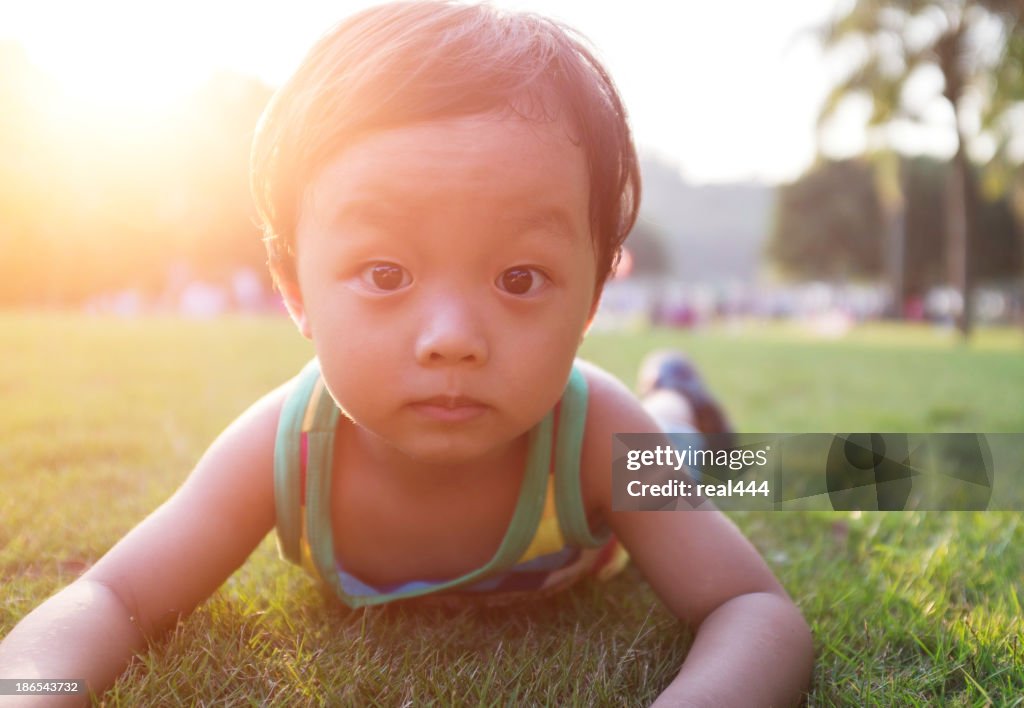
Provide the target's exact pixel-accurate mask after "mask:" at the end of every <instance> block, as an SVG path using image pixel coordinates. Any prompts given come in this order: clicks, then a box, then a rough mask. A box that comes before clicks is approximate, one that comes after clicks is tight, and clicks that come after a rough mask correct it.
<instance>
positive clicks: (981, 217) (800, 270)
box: [768, 157, 1024, 302]
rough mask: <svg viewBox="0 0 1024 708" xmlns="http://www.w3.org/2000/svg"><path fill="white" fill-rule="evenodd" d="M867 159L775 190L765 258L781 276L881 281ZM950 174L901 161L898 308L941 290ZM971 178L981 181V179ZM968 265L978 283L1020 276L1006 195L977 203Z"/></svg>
mask: <svg viewBox="0 0 1024 708" xmlns="http://www.w3.org/2000/svg"><path fill="white" fill-rule="evenodd" d="M879 169H888V166H882V167H880V166H878V165H877V164H875V163H873V162H871V161H869V160H867V159H849V160H841V161H837V162H822V163H820V164H818V165H817V166H816V167H815V168H814V169H812V170H811V171H810V172H808V173H807V174H806V175H804V176H803V177H801V178H800V179H799V180H797V181H796V182H794V183H792V184H790V185H786V186H783V187H780V188H779V193H778V199H777V201H776V209H775V215H774V223H773V227H772V232H771V236H770V239H769V241H768V255H769V256H770V257H771V258H772V259H773V260H774V261H775V263H776V264H777V265H778V266H779V267H780V269H781V270H782V271H783V272H784V273H785V274H786V275H788V276H791V277H793V278H797V279H814V280H831V281H845V280H872V281H873V280H879V279H882V278H884V277H886V275H891V274H888V273H887V269H888V267H889V264H887V263H886V259H885V251H886V247H887V244H886V234H885V230H884V228H883V214H882V211H883V210H882V206H881V204H880V200H879V196H878V190H877V177H876V175H875V172H876V171H877V170H879ZM951 169H952V167H951V165H950V164H949V163H948V162H944V161H941V160H937V159H934V158H926V157H919V158H902V159H901V160H900V162H899V163H898V164H897V165H896V170H897V171H898V173H899V174H900V175H902V178H901V183H902V193H901V195H900V200H901V203H902V214H901V216H900V219H901V230H902V236H901V238H902V240H903V244H902V248H903V250H904V255H905V257H904V258H903V259H902V264H901V265H902V269H901V272H900V273H898V274H896V276H897V279H898V282H900V283H901V292H900V293H899V295H900V297H899V301H900V302H905V301H907V300H909V299H911V298H920V297H922V296H923V295H924V294H925V292H926V291H927V290H928V289H930V288H934V287H940V286H942V285H944V284H945V283H946V272H945V258H944V253H945V244H946V239H947V233H948V232H947V230H946V228H945V214H946V213H947V209H946V206H945V204H946V202H947V200H948V199H949V193H948V191H947V189H946V185H947V184H948V182H949V172H950V170H951ZM975 172H976V174H975V175H973V176H972V180H974V181H975V182H977V181H980V179H981V177H980V173H979V171H978V168H975ZM976 218H977V230H976V235H975V238H974V239H973V240H972V241H971V244H970V246H971V253H970V262H971V263H972V264H973V270H974V275H975V279H976V280H977V281H978V282H979V283H991V284H998V283H1004V282H1007V281H1011V280H1012V279H1013V278H1014V277H1016V276H1017V275H1018V274H1019V273H1020V271H1021V270H1022V268H1024V258H1022V254H1021V251H1022V238H1021V234H1020V228H1019V226H1018V222H1017V220H1016V219H1015V218H1014V215H1013V211H1012V209H1011V205H1010V195H1009V194H1008V193H1007V194H1003V195H1000V196H997V197H995V198H994V199H987V198H985V199H982V200H981V201H980V202H979V209H978V213H977V216H976Z"/></svg>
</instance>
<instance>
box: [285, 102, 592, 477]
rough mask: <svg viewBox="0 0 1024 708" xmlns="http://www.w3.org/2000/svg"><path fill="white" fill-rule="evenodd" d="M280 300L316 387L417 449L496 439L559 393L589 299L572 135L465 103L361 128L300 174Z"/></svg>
mask: <svg viewBox="0 0 1024 708" xmlns="http://www.w3.org/2000/svg"><path fill="white" fill-rule="evenodd" d="M296 248H297V273H298V283H299V289H298V290H299V292H298V293H296V297H295V301H294V302H293V303H292V309H293V314H295V315H296V320H297V321H298V323H299V325H300V327H301V328H302V330H303V332H304V334H306V335H307V336H309V337H311V338H312V340H313V342H314V345H315V348H316V352H317V355H318V357H319V359H320V363H321V368H322V371H323V375H324V379H325V381H326V383H327V387H328V389H329V390H330V392H331V394H332V395H333V396H334V398H335V400H336V401H337V402H338V403H339V405H340V406H341V407H342V409H343V410H344V411H345V412H346V413H347V414H348V415H349V416H350V417H351V418H352V419H353V420H354V421H355V422H356V423H358V424H359V425H361V426H362V427H363V428H364V429H365V430H367V431H369V432H371V433H372V434H374V436H376V437H375V439H378V440H380V441H383V442H385V443H387V444H388V445H389V446H390V447H391V448H394V449H397V450H399V451H401V452H402V453H403V454H405V455H407V456H409V457H411V458H414V459H418V460H422V461H423V462H435V463H438V462H455V461H469V460H472V459H475V458H479V457H484V456H487V455H488V454H493V453H496V452H499V451H500V450H501V449H503V446H505V445H507V444H508V443H510V442H512V441H513V440H515V439H516V438H517V437H518V436H520V435H522V434H523V433H524V432H526V431H527V430H529V429H530V427H532V426H533V425H534V424H535V423H537V422H538V421H539V420H540V419H541V418H542V417H543V416H544V414H545V413H546V412H547V411H548V410H549V409H550V408H551V407H552V406H553V405H554V404H555V402H556V401H557V400H558V398H559V396H560V395H561V392H562V389H563V386H564V385H565V382H566V379H567V377H568V373H569V369H570V367H571V366H572V361H573V357H574V356H575V353H576V348H577V346H578V345H579V342H580V338H581V336H582V334H583V332H584V330H585V328H586V324H587V322H588V319H589V317H590V315H591V313H592V308H593V306H594V305H595V301H594V298H595V283H596V264H595V255H594V250H593V246H592V241H591V229H590V218H589V180H588V175H587V166H586V160H585V156H584V153H583V150H582V148H580V147H578V146H576V145H573V143H572V142H571V140H570V139H569V137H568V135H567V131H566V128H565V126H564V125H563V124H562V123H559V122H556V123H550V124H537V123H532V122H527V121H525V120H523V119H520V118H518V117H506V118H502V117H496V116H490V115H486V116H475V117H467V118H459V119H451V120H444V121H438V122H433V123H425V124H420V125H413V126H407V127H402V128H397V129H393V130H387V131H382V132H378V133H373V134H370V135H368V136H366V137H364V138H362V139H361V140H358V141H356V142H355V143H354V144H353V145H351V146H350V147H348V148H346V149H345V150H344V151H343V152H342V153H341V154H340V155H339V156H337V157H336V158H335V159H334V160H333V161H331V162H329V163H328V164H327V166H326V168H325V169H324V170H323V171H322V172H321V173H320V174H319V175H318V176H317V178H316V179H315V180H314V181H313V182H312V183H311V184H310V186H309V189H308V191H307V194H306V198H305V200H304V202H303V208H302V211H301V214H300V218H299V223H298V228H297V237H296Z"/></svg>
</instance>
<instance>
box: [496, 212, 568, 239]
mask: <svg viewBox="0 0 1024 708" xmlns="http://www.w3.org/2000/svg"><path fill="white" fill-rule="evenodd" d="M504 221H505V222H506V223H508V224H509V226H510V227H511V228H512V229H514V230H516V231H520V230H522V231H534V230H536V231H544V232H547V233H552V234H556V235H559V236H564V237H566V238H570V237H571V236H572V234H573V232H574V231H575V229H576V226H575V225H574V224H573V220H572V217H570V216H569V213H568V212H567V211H566V210H565V209H564V208H562V207H560V206H556V205H552V206H548V207H541V208H535V209H528V210H526V211H524V212H517V213H512V214H510V215H509V216H508V217H506V218H505V219H504Z"/></svg>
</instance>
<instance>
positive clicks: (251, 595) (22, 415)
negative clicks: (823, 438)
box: [0, 314, 1024, 706]
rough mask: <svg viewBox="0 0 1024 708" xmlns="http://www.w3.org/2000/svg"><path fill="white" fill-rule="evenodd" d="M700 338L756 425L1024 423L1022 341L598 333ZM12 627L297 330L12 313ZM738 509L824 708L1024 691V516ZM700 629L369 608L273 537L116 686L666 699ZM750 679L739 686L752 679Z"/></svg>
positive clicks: (600, 616)
mask: <svg viewBox="0 0 1024 708" xmlns="http://www.w3.org/2000/svg"><path fill="white" fill-rule="evenodd" d="M658 346H676V347H681V348H684V349H685V350H687V351H688V352H689V353H690V354H691V355H692V356H693V358H694V359H695V360H696V361H697V362H698V363H699V364H700V366H701V367H702V369H703V370H704V371H705V372H706V376H707V378H708V379H709V380H710V381H711V382H712V384H713V386H714V388H715V390H716V391H717V392H718V393H719V394H720V396H721V398H722V399H723V400H724V401H725V402H726V404H727V405H728V408H729V410H730V412H731V413H732V416H733V418H734V421H735V422H736V423H737V425H738V426H739V427H740V428H742V429H744V430H749V431H759V432H783V431H801V432H802V431H815V430H816V431H830V432H838V431H846V430H868V429H872V430H884V431H901V430H902V431H935V430H972V431H988V432H996V431H1002V432H1014V431H1024V406H1022V405H1021V403H1020V399H1021V393H1022V392H1024V337H1022V335H1021V333H1020V331H1012V330H1003V331H991V332H983V333H982V334H981V336H979V337H978V339H977V340H976V341H975V342H974V343H972V345H971V346H963V345H960V344H958V343H957V342H955V341H953V340H950V339H949V338H947V337H945V336H942V335H940V334H936V333H934V332H932V331H930V330H928V329H924V328H910V327H883V326H873V327H871V328H866V329H863V330H856V331H855V332H854V333H853V334H852V335H851V336H850V337H848V338H846V339H844V340H840V341H828V342H823V341H817V340H813V339H811V338H808V337H806V336H805V335H804V334H802V333H801V332H800V331H799V330H796V329H792V328H788V327H784V326H766V327H758V328H755V329H752V330H746V331H741V332H734V331H729V330H710V331H707V332H702V333H682V334H680V333H675V332H669V331H653V332H642V333H635V334H628V335H626V334H622V335H612V334H601V335H596V334H595V335H592V336H591V337H590V338H589V339H588V341H587V342H586V344H585V346H584V350H583V353H584V355H585V356H587V357H588V358H590V359H592V360H594V361H596V362H597V363H599V364H601V365H603V366H605V367H607V368H609V369H610V370H611V371H613V372H614V373H616V374H617V375H619V376H620V377H622V378H623V379H625V380H626V381H628V382H631V381H632V377H633V375H634V372H635V370H636V365H637V362H638V361H639V360H640V358H641V357H642V356H643V354H644V353H646V352H647V351H648V350H650V349H651V348H654V347H658ZM0 352H2V353H3V366H2V367H0V400H2V401H3V403H4V405H3V406H0V483H2V489H3V494H2V495H0V634H3V633H6V632H7V631H8V630H9V629H10V628H11V627H12V626H13V625H14V623H16V622H17V621H18V620H19V619H20V618H21V617H22V616H23V615H24V614H26V613H27V612H28V611H29V610H30V609H31V608H32V607H34V606H35V605H37V604H38V603H39V602H41V601H42V600H43V599H45V598H46V597H47V596H48V595H49V594H50V593H52V592H54V591H55V590H56V589H58V588H59V587H61V586H63V585H64V584H66V583H67V582H69V581H70V580H72V579H73V578H74V577H75V576H76V575H77V574H78V573H79V572H81V570H82V569H83V568H84V567H86V566H87V565H88V564H89V563H91V562H93V561H94V560H95V559H96V558H98V557H99V556H100V555H101V554H102V553H103V552H104V551H105V550H106V549H107V548H108V547H109V546H110V545H111V544H112V543H113V542H114V541H116V540H117V539H118V538H119V537H120V536H121V535H123V534H124V533H125V532H126V531H127V530H128V529H129V528H130V527H131V526H132V525H134V524H135V523H136V522H137V521H138V520H139V519H141V518H142V517H143V516H144V515H145V514H146V513H148V512H149V511H150V510H152V509H153V508H154V507H155V506H156V505H157V504H159V503H160V501H162V500H163V499H164V498H165V497H166V496H167V495H168V494H170V492H171V491H172V490H173V489H174V488H175V487H176V486H177V485H178V484H179V483H180V482H181V481H182V480H183V479H184V477H185V475H186V474H187V473H188V470H189V469H190V467H191V465H192V464H194V462H195V460H196V459H197V457H198V456H199V455H200V454H201V453H202V451H203V449H204V448H205V446H206V445H207V444H208V443H209V442H210V441H211V440H212V438H213V437H214V436H215V435H216V434H217V433H218V432H219V431H220V429H221V428H223V426H224V425H225V424H226V423H227V422H228V421H230V420H231V419H232V418H233V417H234V416H235V415H237V413H239V412H240V411H241V410H243V409H244V408H245V407H246V406H247V405H248V404H249V403H251V401H252V400H253V399H254V398H255V397H256V396H257V395H258V394H259V393H261V392H263V391H265V390H267V389H268V388H270V387H271V386H274V385H276V384H277V383H279V382H280V381H282V380H283V379H285V378H286V377H288V376H290V375H291V374H293V373H294V372H295V371H296V370H297V368H298V366H299V365H300V364H301V363H302V362H304V361H305V360H306V359H307V358H308V357H309V356H310V354H311V349H310V347H309V345H308V343H306V342H305V341H303V340H302V339H301V338H299V337H298V336H297V335H295V334H294V333H293V332H292V331H291V328H290V325H288V324H287V323H286V322H284V321H283V320H280V319H266V320H261V319H231V320H226V321H219V322H211V323H183V322H179V321H173V320H146V321H139V322H121V321H111V320H104V319H89V318H84V317H72V316H56V315H54V316H39V315H35V316H28V315H14V314H4V315H0ZM732 518H733V519H734V520H735V521H736V522H737V524H738V525H739V526H740V527H741V528H742V529H743V531H744V532H745V533H746V534H747V535H748V537H750V538H751V539H752V540H753V541H754V543H755V544H756V545H757V546H758V548H759V549H760V550H761V552H762V553H763V555H764V556H765V558H766V559H767V561H768V563H769V564H770V565H771V567H772V569H773V570H774V571H775V573H776V574H777V575H778V577H779V578H780V580H781V581H782V582H783V584H784V585H785V586H786V588H787V589H788V590H789V591H790V593H791V594H792V595H793V597H794V599H795V600H796V602H797V603H798V605H799V606H800V608H801V609H802V610H803V612H804V614H805V616H806V617H807V618H808V621H809V622H810V623H811V625H812V627H813V630H814V634H815V641H816V648H817V654H818V659H817V664H816V667H815V674H814V683H813V690H812V693H811V696H810V703H811V704H812V705H857V706H860V705H885V706H888V705H935V704H949V705H972V706H973V705H986V704H995V705H1018V704H1021V703H1024V699H1022V698H1021V696H1024V646H1022V644H1024V640H1022V639H1021V637H1022V635H1024V621H1022V616H1024V613H1022V611H1021V603H1022V598H1024V587H1022V575H1021V573H1022V568H1024V524H1021V523H1020V520H1019V516H1018V515H1017V514H1012V513H996V512H987V513H906V514H897V513H889V514H884V513H865V514H856V513H842V514H841V513H825V512H804V513H783V512H777V513H755V512H737V513H734V514H732ZM688 642H689V639H688V637H687V633H686V631H685V628H684V627H682V626H681V625H680V624H679V623H678V622H677V621H676V620H674V619H673V618H672V617H671V616H670V615H669V614H668V613H667V611H665V610H664V609H663V608H661V607H660V605H659V604H658V602H657V600H656V599H655V597H654V596H653V594H652V592H651V591H650V589H649V588H648V587H647V586H646V585H645V584H644V582H643V581H642V579H640V578H639V577H638V576H637V574H636V573H635V571H632V570H631V571H628V572H627V573H626V574H624V575H622V576H620V577H618V578H616V579H614V580H613V581H611V582H609V583H607V584H603V585H596V584H585V585H583V586H580V587H578V588H575V589H573V590H571V591H569V592H566V593H563V594H562V595H560V596H558V597H555V598H552V599H550V600H548V601H544V602H540V603H537V604H535V605H531V606H528V607H516V608H512V609H486V610H484V609H474V608H466V609H464V610H462V611H458V612H452V611H442V610H438V609H422V608H421V609H415V608H410V607H393V608H378V609H371V610H367V611H356V612H352V611H347V610H344V609H340V608H338V607H336V606H335V605H332V604H330V603H325V602H324V601H323V599H322V598H321V596H320V594H319V592H318V590H317V589H316V588H315V587H314V586H313V585H312V584H311V582H310V581H309V580H308V579H307V578H306V577H305V576H304V575H303V574H302V573H301V571H299V570H297V569H295V568H293V567H291V566H289V565H287V564H285V563H283V562H282V561H280V560H278V559H277V556H276V552H275V549H274V545H273V542H272V539H271V538H268V539H267V540H265V541H264V542H263V543H262V544H261V546H260V547H259V548H258V549H257V550H256V552H255V553H254V554H253V556H252V557H251V558H250V560H249V561H248V562H247V563H246V564H245V565H244V566H243V567H242V569H241V570H239V571H238V572H237V573H235V575H234V576H232V577H231V579H229V580H228V582H227V583H225V585H224V586H223V587H222V588H221V589H220V590H219V591H218V592H217V593H216V594H215V595H214V596H213V597H212V598H211V599H210V600H209V601H208V602H207V603H205V604H204V605H203V606H202V607H201V608H200V609H199V610H198V611H197V612H196V613H195V614H193V615H192V616H191V617H190V618H189V619H188V620H187V621H185V622H183V623H182V624H181V625H179V627H178V629H177V630H176V631H175V633H174V634H173V635H172V636H170V637H169V638H168V639H167V640H165V641H163V642H161V643H159V644H157V645H155V646H154V647H153V648H152V649H151V650H150V651H149V652H148V653H147V654H146V655H144V656H143V657H141V659H140V660H139V661H137V662H136V663H134V664H133V665H132V667H131V668H130V669H129V671H128V672H127V673H126V674H125V675H124V676H123V677H122V678H121V680H119V682H118V683H117V684H116V685H115V687H114V688H113V689H112V690H111V691H110V692H109V693H107V694H106V696H105V697H104V701H106V702H108V703H110V704H116V705H120V704H124V705H173V704H179V703H187V704H197V703H199V704H212V703H216V704H231V705H234V704H254V705H255V704H260V705H262V704H266V703H272V704H282V705H307V704H317V703H329V704H336V703H350V704H354V705H373V704H380V705H398V704H416V705H419V704H425V703H431V702H436V703H441V704H448V703H470V704H475V703H486V704H491V703H495V702H501V703H508V704H530V703H541V704H558V705H561V704H565V703H577V704H581V705H592V704H615V705H619V704H624V703H625V704H643V703H648V702H650V700H651V699H653V697H654V696H656V695H657V693H658V692H659V690H660V689H661V688H663V687H664V686H665V685H666V684H667V683H668V682H669V681H670V680H671V678H672V677H673V675H674V673H675V671H676V670H677V668H678V666H679V664H680V662H681V661H682V659H683V657H684V656H685V653H686V649H687V646H688ZM737 678H738V680H741V679H742V677H737Z"/></svg>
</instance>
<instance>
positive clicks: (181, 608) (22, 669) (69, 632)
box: [0, 387, 287, 705]
mask: <svg viewBox="0 0 1024 708" xmlns="http://www.w3.org/2000/svg"><path fill="white" fill-rule="evenodd" d="M286 393H287V391H286V387H281V388H279V389H277V390H276V391H274V392H272V393H270V394H268V395H267V396H265V397H264V398H263V399H261V400H260V401H258V402H257V403H256V404H254V405H253V406H252V407H251V408H250V409H249V410H248V411H247V412H246V413H244V414H243V415H242V416H241V417H239V418H238V419H237V420H236V421H235V422H234V423H232V424H231V425H230V426H229V427H228V428H227V429H226V430H225V431H224V432H223V433H222V434H221V435H220V437H219V438H218V439H217V441H216V442H214V444H213V445H212V446H211V447H210V449H209V450H208V451H207V452H206V454H205V455H203V457H202V459H201V460H200V461H199V463H198V464H197V465H196V468H195V470H194V471H193V472H192V474H191V475H190V476H189V478H188V479H187V480H186V481H185V483H184V484H183V485H182V486H181V487H180V488H179V489H178V490H177V491H176V492H175V494H174V495H173V496H172V497H171V498H170V499H168V500H167V501H166V502H165V503H164V504H163V505H162V506H160V508H158V509H157V510H156V511H154V512H153V513H152V514H150V515H149V516H148V517H147V518H146V519H145V520H144V521H142V523H140V524H139V525H138V526H136V527H135V528H134V529H132V530H131V531H130V532H129V533H128V534H127V535H126V536H125V537H124V538H122V539H121V540H120V541H119V542H118V543H117V544H116V545H115V546H114V547H113V548H112V549H111V550H110V551H108V552H107V554H106V555H104V556H103V557H102V558H101V559H100V560H99V561H98V562H97V563H96V564H95V565H94V566H93V567H92V568H90V569H89V570H88V571H86V572H85V573H84V574H83V575H82V576H81V577H80V578H79V579H77V580H75V581H74V582H73V583H71V584H70V585H68V586H67V587H66V588H64V589H63V590H61V591H60V592H58V593H57V594H55V595H54V596H53V597H51V598H50V599H48V600H47V601H46V602H44V603H43V604H41V605H40V606H39V607H37V608H36V609H35V610H33V611H32V612H31V613H29V614H28V615H27V616H26V617H25V618H24V619H22V621H21V622H20V623H19V624H18V625H17V626H15V628H14V629H13V630H11V632H10V633H9V634H8V635H7V637H6V638H4V640H3V641H2V642H0V677H4V678H19V679H32V678H42V679H83V678H84V679H86V681H87V683H88V685H89V688H90V690H92V691H94V692H96V693H101V692H102V691H103V690H105V689H106V688H108V687H109V686H110V684H112V683H113V682H114V679H116V678H117V676H118V675H119V674H120V673H121V672H122V671H123V670H124V669H125V668H126V667H127V665H128V662H129V661H130V660H131V658H132V656H133V655H134V654H135V653H137V652H139V651H141V650H143V649H144V648H145V647H146V645H147V641H148V640H149V639H151V638H154V637H156V636H158V635H160V634H161V633H163V632H164V631H166V630H168V629H170V628H171V627H173V626H174V624H175V623H176V622H177V620H178V618H179V617H180V616H183V615H186V614H188V613H189V612H191V611H192V610H193V609H194V608H195V606H196V605H198V604H199V603H200V602H201V601H202V600H203V599H205V598H206V597H207V596H209V595H210V594H211V593H212V592H213V591H214V590H216V589H217V587H218V586H219V585H220V584H221V583H222V582H224V580H225V579H226V578H227V577H228V576H229V575H230V574H231V573H232V572H233V571H234V570H235V569H236V568H238V567H239V566H240V565H241V564H242V563H243V562H244V561H245V559H246V557H247V556H248V555H249V554H250V553H251V552H252V550H253V548H255V547H256V545H257V544H258V543H259V542H260V540H261V539H262V538H263V537H264V536H265V535H266V534H267V532H268V531H269V530H270V529H271V528H272V526H273V523H274V488H273V449H274V436H275V431H276V426H277V420H278V416H279V413H280V410H281V405H282V402H283V400H284V396H285V395H286ZM84 699H85V697H84V696H78V697H76V698H75V699H74V700H73V701H71V700H69V703H73V702H78V703H81V702H82V701H83V700H84ZM0 701H2V699H0ZM4 705H6V704H4Z"/></svg>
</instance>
